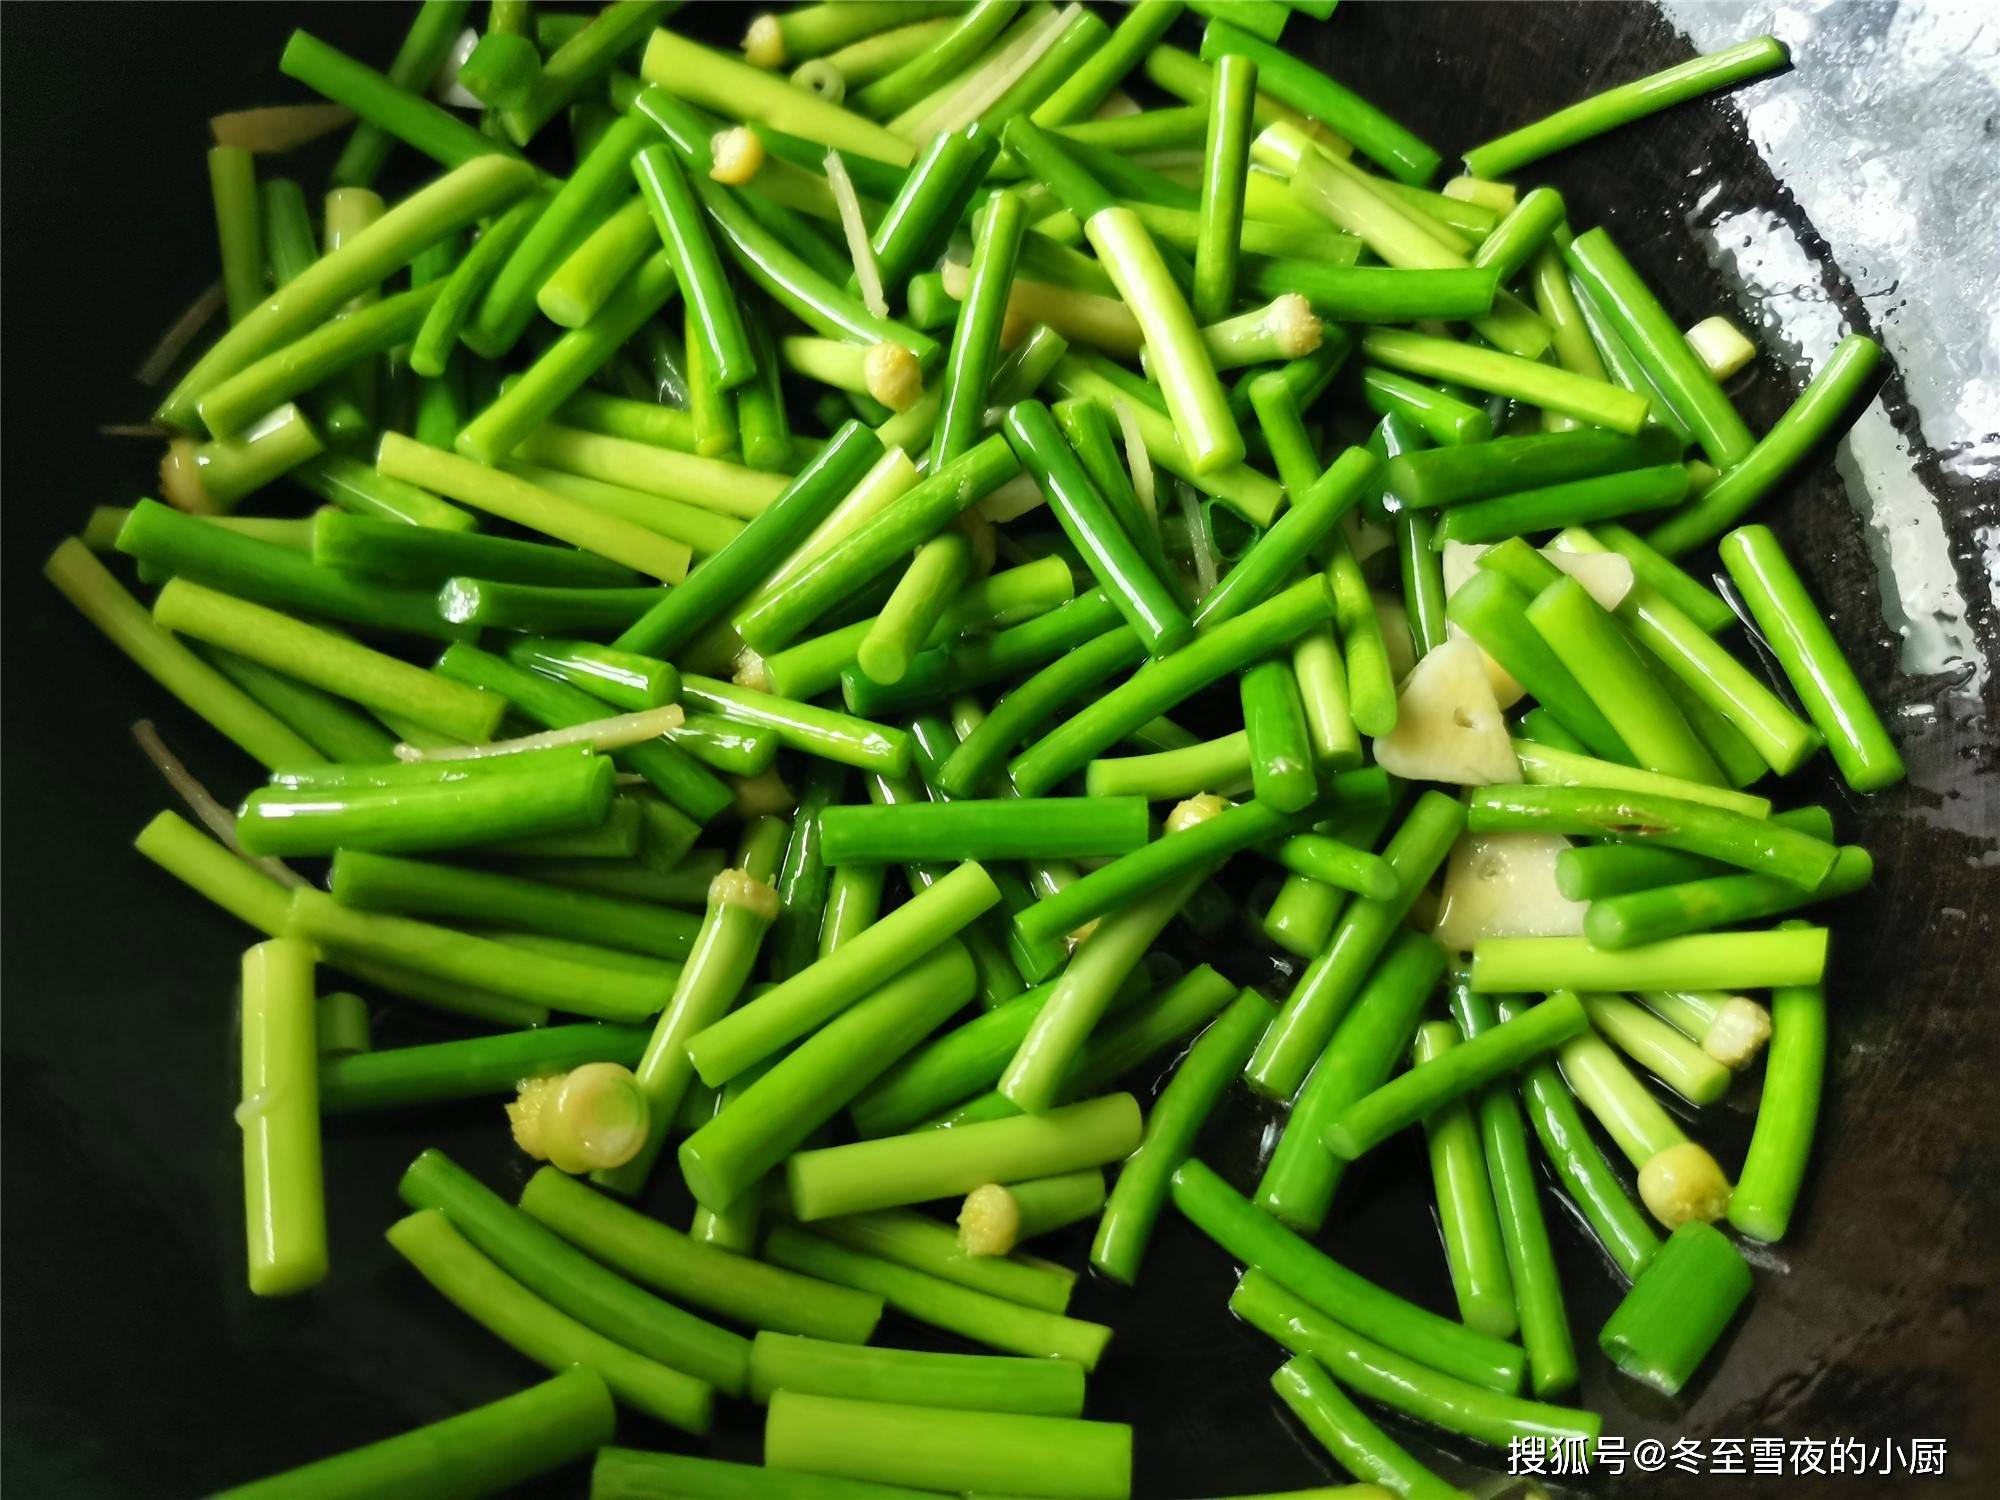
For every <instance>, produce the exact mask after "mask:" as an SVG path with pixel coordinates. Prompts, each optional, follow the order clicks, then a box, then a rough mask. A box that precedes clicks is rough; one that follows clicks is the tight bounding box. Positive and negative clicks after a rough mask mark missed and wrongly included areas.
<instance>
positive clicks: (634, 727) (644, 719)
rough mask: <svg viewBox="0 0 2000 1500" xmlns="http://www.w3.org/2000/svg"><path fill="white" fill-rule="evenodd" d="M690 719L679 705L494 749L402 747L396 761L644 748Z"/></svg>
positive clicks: (547, 732)
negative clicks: (575, 747)
mask: <svg viewBox="0 0 2000 1500" xmlns="http://www.w3.org/2000/svg"><path fill="white" fill-rule="evenodd" d="M685 719H686V715H685V714H684V713H683V712H682V711H681V707H680V705H679V704H678V703H669V704H667V705H666V706H665V707H663V708H649V709H646V710H644V711H643V712H640V713H636V714H618V715H616V716H615V717H612V718H609V719H592V720H591V721H590V722H589V723H587V724H572V725H571V726H570V727H569V728H567V729H550V730H545V731H543V732H542V733H541V734H524V735H522V736H521V737H520V738H519V739H517V740H495V741H494V742H493V743H492V744H490V745H440V746H438V747H437V748H435V749H431V750H426V749H423V748H422V747H421V746H417V745H408V744H399V745H397V746H396V759H398V760H402V761H419V760H490V759H492V758H493V757H494V756H496V755H520V754H523V753H525V752H527V751H530V750H561V749H563V748H565V747H566V746H569V745H589V746H591V747H592V748H593V749H597V750H618V749H622V748H623V747H624V746H626V745H640V744H644V743H645V742H646V741H647V740H654V739H658V738H659V737H660V736H661V735H663V734H666V733H668V732H669V731H671V730H675V729H678V728H680V727H681V724H682V723H683V722H684V721H685Z"/></svg>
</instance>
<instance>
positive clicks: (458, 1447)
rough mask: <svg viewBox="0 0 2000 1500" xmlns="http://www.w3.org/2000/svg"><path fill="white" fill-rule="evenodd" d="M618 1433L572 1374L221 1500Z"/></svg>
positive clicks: (432, 1488) (419, 1476) (531, 1462)
mask: <svg viewBox="0 0 2000 1500" xmlns="http://www.w3.org/2000/svg"><path fill="white" fill-rule="evenodd" d="M449 8H451V9H453V10H456V11H463V10H464V9H465V7H464V6H463V5H458V6H453V7H449ZM613 1431H614V1417H613V1413H612V1407H611V1394H610V1392H609V1391H607V1390H606V1389H605V1385H604V1381H603V1380H602V1379H601V1378H600V1377H599V1376H598V1375H596V1374H594V1373H593V1372H592V1371H590V1370H586V1369H574V1370H565V1371H563V1372H562V1373H561V1374H560V1375H556V1376H554V1377H552V1378H551V1379H548V1380H545V1381H543V1382H541V1383H540V1384H539V1385H531V1386H529V1387H528V1388H527V1389H526V1390H523V1391H517V1392H516V1393H515V1394H513V1395H511V1396H503V1397H501V1398H500V1399H499V1400H498V1401H491V1402H488V1403H487V1404H486V1405H484V1406H475V1407H473V1408H472V1409H471V1410H469V1411H464V1412H460V1413H459V1414H458V1415H457V1416H453V1417H446V1418H445V1419H444V1420H442V1421H439V1422H431V1423H428V1424H426V1425H425V1426H422V1427H415V1428H412V1429H411V1430H410V1431H408V1432H404V1433H399V1434H397V1435H396V1436H395V1437H389V1438H383V1439H381V1440H380V1441H379V1442H374V1443H369V1444H367V1445H365V1446H363V1447H360V1448H352V1449H349V1450H348V1451H347V1452H345V1453H339V1454H335V1455H334V1456H333V1457H332V1458H322V1459H320V1460H319V1461H318V1462H316V1463H310V1464H304V1465H302V1466H300V1467H299V1468H296V1469H290V1470H287V1471H286V1472H285V1473H283V1474H274V1475H272V1476H271V1477H270V1478H268V1479H259V1480H254V1481H252V1482H251V1483H249V1484H242V1485H237V1486H235V1487H233V1488H231V1489H227V1490H222V1491H219V1492H218V1493H217V1497H216V1500H367V1497H368V1496H371V1495H393V1494H409V1495H415V1494H425V1495H488V1494H498V1493H500V1492H501V1491H503V1490H507V1489H510V1488H512V1487H513V1486H515V1485H518V1484H526V1483H528V1482H529V1481H531V1480H533V1479H535V1478H537V1477H538V1476H540V1475H543V1474H546V1473H549V1472H550V1471H552V1470H556V1469H560V1468H562V1467H563V1466H564V1465H566V1464H570V1463H574V1462H576V1461H578V1460H580V1459H582V1458H585V1457H587V1456H588V1455H589V1454H590V1453H591V1452H592V1451H593V1450H600V1451H601V1450H602V1448H603V1445H604V1444H605V1443H608V1442H610V1441H611V1438H612V1435H613ZM610 1451H614V1452H615V1451H617V1450H615V1449H614V1450H610Z"/></svg>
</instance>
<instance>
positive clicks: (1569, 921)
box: [1436, 833, 1588, 953]
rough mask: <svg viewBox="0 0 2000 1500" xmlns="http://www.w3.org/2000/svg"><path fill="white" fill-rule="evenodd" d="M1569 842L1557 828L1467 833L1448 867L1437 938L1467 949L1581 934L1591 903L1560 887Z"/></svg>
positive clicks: (1454, 849)
mask: <svg viewBox="0 0 2000 1500" xmlns="http://www.w3.org/2000/svg"><path fill="white" fill-rule="evenodd" d="M1568 847H1569V840H1568V839H1565V838H1560V837H1558V836H1556V835H1555V834H1551V833H1468V834H1464V835H1462V836H1461V837H1460V838H1459V840H1458V842H1457V843H1456V844H1454V845H1453V846H1452V850H1451V859H1450V862H1449V863H1448V864H1447V865H1446V866H1445V872H1444V899H1443V901H1442V903H1441V904H1440V906H1439V908H1438V919H1437V932H1436V937H1437V940H1438V941H1439V942H1440V943H1442V944H1443V945H1444V946H1445V948H1447V949H1448V950H1450V951H1452V952H1454V953H1467V952H1470V951H1471V949H1472V945H1473V944H1474V943H1476V942H1478V941H1479V940H1480V939H1481V938H1495V937H1576V936H1579V935H1581V933H1582V932H1583V914H1584V912H1585V911H1586V910H1588V904H1587V903H1585V902H1582V901H1571V900H1569V899H1568V898H1567V897H1566V896H1564V895H1563V894H1562V892H1561V891H1559V890H1557V889H1556V856H1557V855H1559V854H1561V853H1562V851H1563V850H1565V849H1567V848H1568Z"/></svg>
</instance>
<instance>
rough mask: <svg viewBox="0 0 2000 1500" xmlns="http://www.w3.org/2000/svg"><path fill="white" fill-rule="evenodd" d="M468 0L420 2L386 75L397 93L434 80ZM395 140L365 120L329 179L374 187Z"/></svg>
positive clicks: (344, 184)
mask: <svg viewBox="0 0 2000 1500" xmlns="http://www.w3.org/2000/svg"><path fill="white" fill-rule="evenodd" d="M470 9H472V5H471V0H424V3H423V4H422V5H420V6H418V7H417V13H416V16H415V17H414V18H413V19H412V20H411V22H410V29H409V31H408V32H406V33H405V34H404V36H403V42H402V45H401V46H399V47H398V48H397V49H396V55H395V57H394V58H393V59H392V60H391V61H390V63H389V67H388V70H387V72H386V74H385V75H384V76H385V77H386V78H387V79H388V81H389V82H390V83H391V84H393V85H395V86H396V87H397V88H399V89H408V90H409V91H410V92H412V93H421V92H422V91H423V90H425V89H426V88H428V87H429V86H430V82H431V80H432V79H433V78H435V77H437V74H438V69H439V68H441V67H443V66H444V60H445V58H446V57H447V56H448V55H449V54H450V52H451V49H452V45H453V44H454V43H455V42H457V40H458V38H459V33H460V32H461V31H462V30H463V29H464V26H465V13H466V12H467V11H469V10H470ZM394 143H395V138H394V137H393V136H391V135H390V134H389V133H388V132H387V131H385V130H383V129H382V128H381V127H380V126H378V125H374V124H371V123H370V122H368V121H367V120H363V121H362V122H361V123H359V124H357V125H356V126H355V127H354V133H353V134H352V135H350V136H349V137H348V138H347V144H346V145H345V146H343V147H341V149H340V155H339V157H338V158H336V159H335V161H334V164H333V170H332V172H330V173H329V174H328V176H329V179H330V180H331V181H333V182H334V183H337V184H339V185H340V186H342V187H372V186H373V185H374V182H375V175H376V173H378V172H380V171H381V170H382V164H383V162H385V161H387V160H388V158H389V152H390V149H391V148H392V147H393V145H394Z"/></svg>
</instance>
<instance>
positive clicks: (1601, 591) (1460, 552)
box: [1440, 542, 1632, 708]
mask: <svg viewBox="0 0 2000 1500" xmlns="http://www.w3.org/2000/svg"><path fill="white" fill-rule="evenodd" d="M1485 551H1486V548H1485V547H1484V546H1480V545H1475V544H1472V543H1469V542H1446V543H1445V544H1444V556H1443V558H1442V559H1441V560H1440V561H1441V565H1442V571H1443V573H1444V596H1445V598H1447V599H1449V598H1451V596H1452V595H1453V594H1455V593H1457V592H1458V591H1459V590H1460V589H1461V588H1463V587H1464V586H1465V584H1466V583H1467V582H1468V581H1469V580H1470V579H1471V578H1472V577H1473V576H1474V575H1475V574H1477V573H1478V571H1479V558H1480V554H1482V553H1483V552H1485ZM1542 556H1544V557H1546V558H1547V559H1548V560H1549V561H1550V562H1552V563H1554V564H1555V565H1556V567H1557V568H1558V569H1559V570H1561V571H1562V572H1564V573H1567V574H1568V575H1569V576H1570V577H1572V578H1574V579H1575V580H1576V581H1577V582H1578V583H1580V584H1582V585H1583V591H1584V592H1585V593H1586V594H1588V595H1590V597H1591V598H1593V599H1595V600H1596V601H1597V602H1598V603H1599V604H1601V605H1602V606H1603V607H1604V608H1606V609H1616V608H1617V607H1618V606H1619V605H1620V604H1622V603H1623V602H1624V601H1625V596H1626V595H1627V594H1629V593H1631V592H1632V564H1631V563H1629V562H1627V561H1626V560H1625V559H1624V558H1623V557H1621V556H1619V555H1618V554H1617V553H1616V552H1557V551H1554V550H1552V549H1550V548H1546V547H1545V548H1543V549H1542ZM1579 564H1582V565H1583V566H1578V565H1579ZM1446 633H1447V634H1449V635H1451V636H1454V637H1457V638H1461V639H1468V637H1466V635H1465V632H1464V631H1463V630H1461V629H1460V628H1459V627H1458V626H1456V625H1448V626H1447V627H1446ZM1479 655H1480V657H1481V659H1482V660H1484V661H1485V663H1486V676H1487V679H1488V680H1489V681H1490V682H1491V683H1492V684H1493V697H1494V699H1495V700H1496V701H1497V702H1498V703H1499V705H1500V706H1501V707H1502V708H1512V707H1513V706H1514V705H1515V704H1516V703H1518V702H1520V701H1521V697H1522V695H1523V694H1524V693H1525V692H1526V691H1527V689H1525V688H1524V687H1522V686H1521V684H1520V683H1518V682H1516V681H1515V680H1514V678H1513V676H1512V675H1511V674H1510V673H1509V672H1508V671H1507V669H1506V668H1505V667H1503V666H1501V665H1500V663H1499V662H1497V661H1495V660H1494V659H1493V658H1492V657H1491V656H1489V655H1487V653H1486V652H1485V650H1484V649H1483V648H1482V649H1481V651H1480V653H1479Z"/></svg>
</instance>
